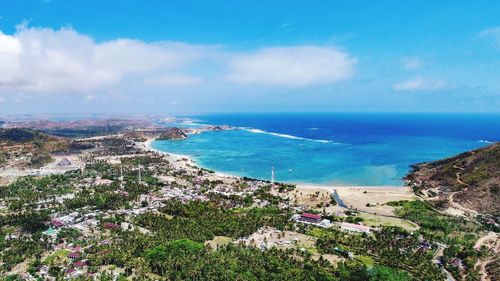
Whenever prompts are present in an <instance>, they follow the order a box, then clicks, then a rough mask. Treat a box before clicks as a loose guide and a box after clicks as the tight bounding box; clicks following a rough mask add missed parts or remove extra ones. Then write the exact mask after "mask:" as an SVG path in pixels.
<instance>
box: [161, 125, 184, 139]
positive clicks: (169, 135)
mask: <svg viewBox="0 0 500 281" xmlns="http://www.w3.org/2000/svg"><path fill="white" fill-rule="evenodd" d="M185 138H187V135H186V133H184V132H183V131H182V130H181V129H179V128H175V127H173V128H168V129H166V130H165V131H164V132H162V133H161V134H160V136H159V137H158V138H157V140H183V139H185Z"/></svg>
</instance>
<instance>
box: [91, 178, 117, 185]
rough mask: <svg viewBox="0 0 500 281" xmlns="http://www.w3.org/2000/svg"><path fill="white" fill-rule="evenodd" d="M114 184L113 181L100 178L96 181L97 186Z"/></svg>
mask: <svg viewBox="0 0 500 281" xmlns="http://www.w3.org/2000/svg"><path fill="white" fill-rule="evenodd" d="M112 183H113V181H112V180H108V179H101V178H100V177H98V178H96V180H95V182H94V184H95V185H110V184H112Z"/></svg>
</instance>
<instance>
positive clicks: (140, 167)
mask: <svg viewBox="0 0 500 281" xmlns="http://www.w3.org/2000/svg"><path fill="white" fill-rule="evenodd" d="M141 169H142V165H139V183H141V182H142V179H141Z"/></svg>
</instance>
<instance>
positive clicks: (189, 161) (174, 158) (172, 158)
mask: <svg viewBox="0 0 500 281" xmlns="http://www.w3.org/2000/svg"><path fill="white" fill-rule="evenodd" d="M154 141H155V139H153V138H151V139H148V140H146V141H145V142H144V143H142V146H141V148H143V149H145V150H146V151H152V152H156V153H160V154H162V155H164V156H166V157H167V158H168V160H169V162H171V164H174V165H175V163H179V164H180V166H182V167H183V168H189V167H187V165H189V166H192V167H197V168H201V169H207V168H203V167H200V166H199V165H198V163H197V162H196V160H194V159H193V158H192V157H191V156H188V155H183V154H175V153H170V152H165V151H161V150H159V149H155V148H153V146H152V143H153V142H154ZM183 159H185V161H182V160H183ZM207 170H210V169H207ZM211 171H213V172H214V175H216V176H220V177H223V178H226V179H228V178H229V179H239V178H241V177H240V176H235V175H230V174H225V173H222V172H218V171H214V170H211Z"/></svg>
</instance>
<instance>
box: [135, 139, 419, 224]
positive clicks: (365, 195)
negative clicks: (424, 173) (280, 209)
mask: <svg viewBox="0 0 500 281" xmlns="http://www.w3.org/2000/svg"><path fill="white" fill-rule="evenodd" d="M153 141H154V139H148V140H147V141H146V142H144V144H143V148H144V149H146V150H148V151H154V152H158V153H161V154H163V155H165V156H166V157H168V159H169V160H170V162H171V163H172V164H173V165H176V166H177V167H179V168H189V166H196V161H194V160H193V159H192V158H190V157H189V156H186V155H179V154H172V153H167V152H163V151H160V150H157V149H154V148H152V142H153ZM214 179H233V180H234V179H238V176H232V175H228V174H224V173H220V172H215V173H214ZM296 185H297V189H296V190H295V191H294V193H293V194H290V195H289V197H290V199H292V200H296V202H297V203H298V204H303V205H306V206H308V207H311V208H317V207H318V206H320V205H323V206H325V205H330V204H328V203H329V202H330V201H331V194H332V193H333V192H337V194H338V196H339V198H340V199H341V200H342V202H343V203H344V204H345V205H346V206H347V207H348V208H351V209H357V210H359V211H362V212H366V213H369V214H376V215H383V216H394V208H393V207H391V206H388V205H386V203H387V202H390V201H399V200H412V199H415V198H416V197H415V195H413V193H412V191H411V189H410V188H409V187H404V186H336V185H314V184H304V183H296ZM344 210H345V208H342V207H341V206H339V205H337V206H332V205H330V206H328V207H327V208H326V211H327V212H331V213H336V212H339V211H344Z"/></svg>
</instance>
